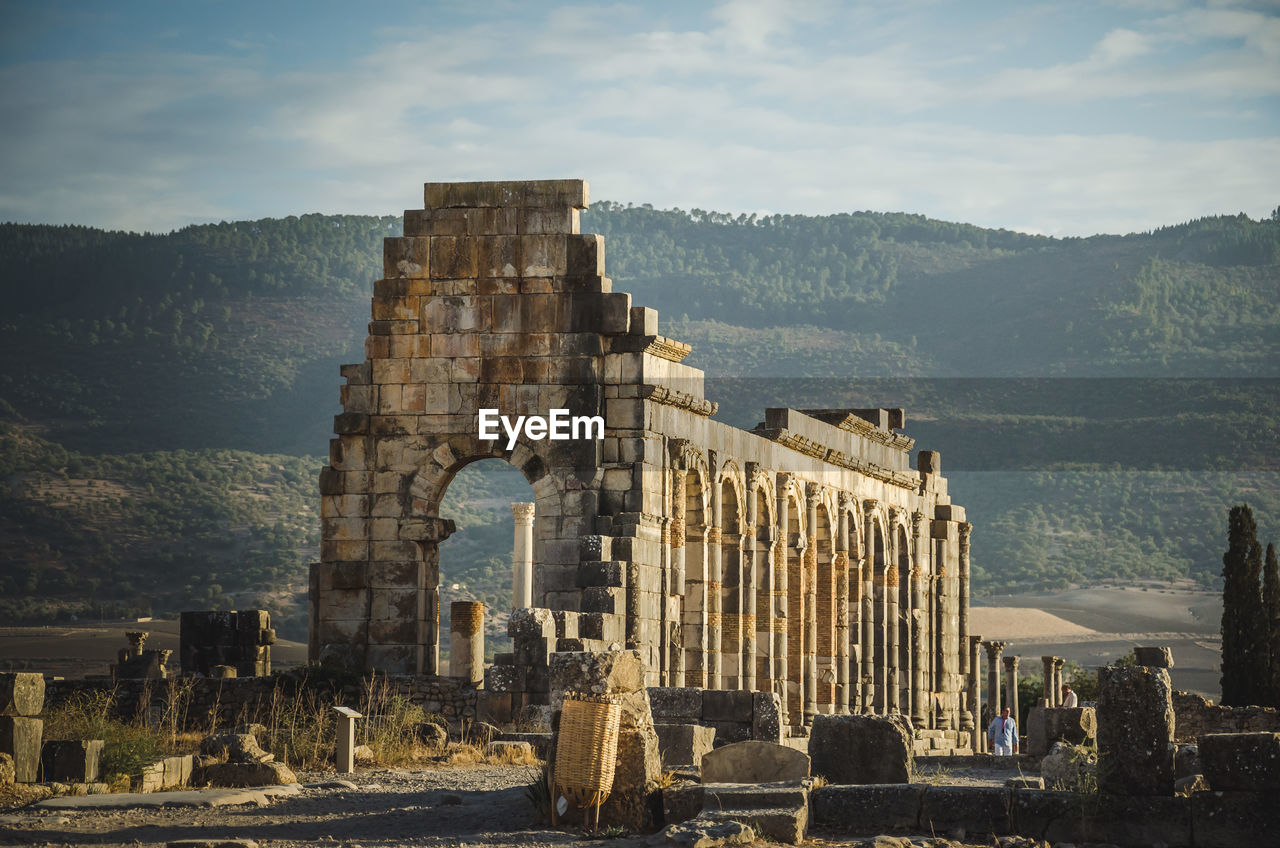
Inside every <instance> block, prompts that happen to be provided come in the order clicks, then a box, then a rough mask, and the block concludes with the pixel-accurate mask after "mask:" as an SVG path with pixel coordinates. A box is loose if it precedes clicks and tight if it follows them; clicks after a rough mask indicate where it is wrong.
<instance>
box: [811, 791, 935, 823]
mask: <svg viewBox="0 0 1280 848" xmlns="http://www.w3.org/2000/svg"><path fill="white" fill-rule="evenodd" d="M924 792H925V786H924V784H920V783H916V784H905V785H900V786H892V785H891V786H823V787H821V788H819V789H815V790H813V792H811V793H810V795H809V809H810V812H811V815H812V820H811V824H812V825H813V826H814V827H818V828H823V829H829V830H833V831H836V832H840V833H892V832H894V831H899V832H900V831H915V830H916V829H917V827H918V826H919V823H920V808H921V805H922V803H923V801H924Z"/></svg>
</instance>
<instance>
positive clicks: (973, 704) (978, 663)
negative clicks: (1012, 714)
mask: <svg viewBox="0 0 1280 848" xmlns="http://www.w3.org/2000/svg"><path fill="white" fill-rule="evenodd" d="M981 645H982V637H981V636H975V635H973V634H972V633H970V634H969V652H968V653H969V713H968V715H969V721H968V724H969V726H970V729H972V730H973V752H974V753H975V754H981V753H982V752H983V751H985V750H986V747H987V728H986V726H985V724H984V723H983V721H982V687H981V686H980V685H979V683H978V675H979V672H980V671H981V667H982V660H981V659H980V657H979V647H980V646H981ZM961 729H964V728H963V727H962V728H961Z"/></svg>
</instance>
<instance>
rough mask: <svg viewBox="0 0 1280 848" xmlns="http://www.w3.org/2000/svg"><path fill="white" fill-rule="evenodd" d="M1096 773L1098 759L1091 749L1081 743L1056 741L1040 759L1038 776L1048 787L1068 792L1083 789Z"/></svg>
mask: <svg viewBox="0 0 1280 848" xmlns="http://www.w3.org/2000/svg"><path fill="white" fill-rule="evenodd" d="M1097 773H1098V760H1097V757H1096V755H1095V754H1094V753H1093V751H1092V750H1090V749H1089V748H1086V747H1084V746H1082V745H1068V744H1067V743H1065V742H1057V743H1055V744H1054V745H1053V748H1052V749H1050V751H1049V753H1048V755H1047V756H1046V757H1045V758H1044V759H1043V760H1041V761H1040V776H1041V777H1043V778H1044V784H1045V786H1046V787H1048V788H1049V789H1053V790H1062V791H1070V792H1080V791H1085V790H1087V789H1088V788H1090V786H1091V785H1092V784H1093V782H1094V780H1095V778H1096V776H1097Z"/></svg>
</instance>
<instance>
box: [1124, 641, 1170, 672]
mask: <svg viewBox="0 0 1280 848" xmlns="http://www.w3.org/2000/svg"><path fill="white" fill-rule="evenodd" d="M1133 656H1134V659H1136V660H1137V663H1138V665H1145V666H1149V667H1151V668H1173V649H1172V648H1170V647H1168V646H1164V645H1161V646H1158V647H1154V648H1134V649H1133Z"/></svg>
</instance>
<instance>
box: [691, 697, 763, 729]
mask: <svg viewBox="0 0 1280 848" xmlns="http://www.w3.org/2000/svg"><path fill="white" fill-rule="evenodd" d="M751 695H752V693H751V692H748V691H746V690H745V689H707V690H706V691H704V692H703V693H702V719H703V721H734V722H743V723H745V724H750V723H751V712H752V702H753V699H752V697H751Z"/></svg>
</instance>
